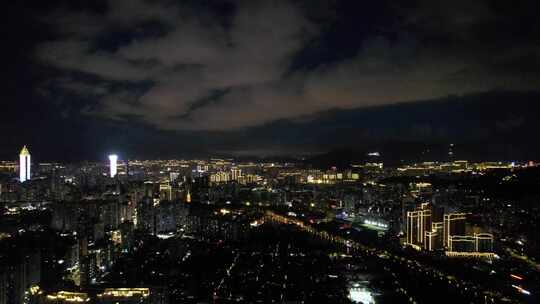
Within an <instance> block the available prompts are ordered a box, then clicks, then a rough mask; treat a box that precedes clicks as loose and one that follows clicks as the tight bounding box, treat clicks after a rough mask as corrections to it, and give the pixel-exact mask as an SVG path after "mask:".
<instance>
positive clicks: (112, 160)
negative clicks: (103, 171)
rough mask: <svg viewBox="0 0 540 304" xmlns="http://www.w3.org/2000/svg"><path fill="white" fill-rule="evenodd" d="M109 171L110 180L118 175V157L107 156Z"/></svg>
mask: <svg viewBox="0 0 540 304" xmlns="http://www.w3.org/2000/svg"><path fill="white" fill-rule="evenodd" d="M109 169H110V176H111V178H113V177H115V176H116V174H117V173H118V155H116V154H111V155H109Z"/></svg>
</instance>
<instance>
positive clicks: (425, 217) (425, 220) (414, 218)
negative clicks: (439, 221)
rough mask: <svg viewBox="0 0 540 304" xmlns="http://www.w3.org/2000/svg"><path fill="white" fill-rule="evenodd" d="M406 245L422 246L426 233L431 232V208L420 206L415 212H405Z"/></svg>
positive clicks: (425, 205)
mask: <svg viewBox="0 0 540 304" xmlns="http://www.w3.org/2000/svg"><path fill="white" fill-rule="evenodd" d="M406 227H407V243H408V244H412V245H422V244H424V241H425V236H426V232H428V231H431V208H430V205H429V204H422V205H420V207H418V208H417V209H416V210H415V211H408V212H407V225H406Z"/></svg>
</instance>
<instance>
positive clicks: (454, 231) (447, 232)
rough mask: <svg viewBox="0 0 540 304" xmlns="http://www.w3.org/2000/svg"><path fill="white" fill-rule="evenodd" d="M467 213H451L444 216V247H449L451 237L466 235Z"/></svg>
mask: <svg viewBox="0 0 540 304" xmlns="http://www.w3.org/2000/svg"><path fill="white" fill-rule="evenodd" d="M466 220H467V214H466V213H449V214H445V215H444V221H443V224H444V227H443V229H444V239H443V241H444V246H446V247H449V245H450V244H449V241H450V237H452V236H454V235H456V236H464V235H465V222H466Z"/></svg>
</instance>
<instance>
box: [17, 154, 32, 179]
mask: <svg viewBox="0 0 540 304" xmlns="http://www.w3.org/2000/svg"><path fill="white" fill-rule="evenodd" d="M30 166H31V162H30V152H28V149H27V148H26V146H24V147H23V148H22V150H21V153H20V154H19V180H20V181H21V183H23V182H25V181H27V180H30Z"/></svg>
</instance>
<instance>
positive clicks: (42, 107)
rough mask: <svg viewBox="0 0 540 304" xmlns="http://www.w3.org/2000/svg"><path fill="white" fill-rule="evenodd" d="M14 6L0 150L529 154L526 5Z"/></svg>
mask: <svg viewBox="0 0 540 304" xmlns="http://www.w3.org/2000/svg"><path fill="white" fill-rule="evenodd" d="M10 2H12V4H2V5H3V8H2V21H3V26H2V27H3V29H2V47H1V48H0V49H1V50H0V54H1V58H2V62H3V63H2V73H1V75H2V76H1V77H2V78H1V84H2V85H1V87H0V88H1V90H0V92H1V96H0V97H1V110H0V130H2V132H1V145H0V159H5V160H10V159H16V157H17V154H18V152H19V150H20V148H21V147H22V145H24V144H27V145H29V146H30V150H31V152H32V154H33V156H34V158H35V159H37V160H41V161H47V160H60V161H63V160H66V161H74V160H84V159H89V160H94V159H105V155H107V154H108V153H109V152H111V151H114V152H117V153H119V154H120V155H122V156H124V157H125V158H127V157H129V158H168V157H192V156H210V155H233V156H248V155H254V156H269V155H298V154H305V153H320V152H326V151H330V150H333V149H338V148H344V147H363V148H366V149H371V148H377V147H378V146H381V145H384V146H389V145H390V146H392V145H394V144H395V145H394V147H395V149H400V147H401V146H402V144H403V143H418V144H425V145H428V144H449V143H455V144H456V146H461V147H463V149H462V150H463V154H462V155H460V156H462V157H468V156H470V155H472V154H474V155H475V156H479V155H480V156H481V155H485V156H486V158H535V157H536V158H538V156H539V155H540V144H539V143H538V130H540V123H539V122H538V118H539V117H540V104H539V103H538V101H539V97H540V93H539V92H540V19H539V18H538V17H537V14H538V12H540V7H539V6H540V5H539V4H538V3H539V2H538V1H535V0H531V1H487V0H485V1H470V0H468V1H467V0H464V1H461V0H454V1H444V3H442V1H359V0H350V1H317V0H305V1H293V0H289V1H253V0H246V1H206V0H194V1H152V0H148V1H144V0H110V1H68V0H66V1H54V0H47V1H10ZM402 2H407V4H406V5H403V4H400V3H402ZM83 3H88V4H83ZM478 147H483V149H478ZM475 153H476V154H475Z"/></svg>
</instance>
